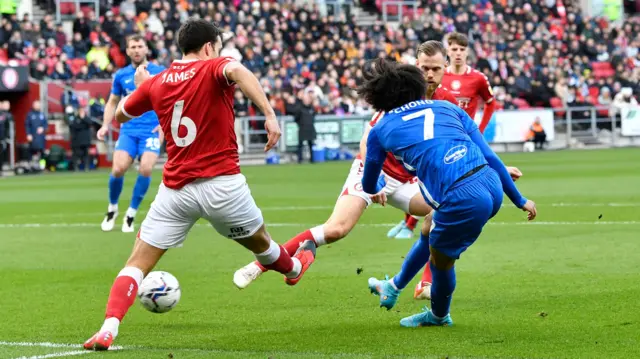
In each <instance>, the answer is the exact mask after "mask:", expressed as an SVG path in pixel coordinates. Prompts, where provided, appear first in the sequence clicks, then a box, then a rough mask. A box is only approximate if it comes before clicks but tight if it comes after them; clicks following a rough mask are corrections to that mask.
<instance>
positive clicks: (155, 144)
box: [116, 132, 160, 160]
mask: <svg viewBox="0 0 640 359" xmlns="http://www.w3.org/2000/svg"><path fill="white" fill-rule="evenodd" d="M116 151H125V152H127V153H128V154H129V156H131V158H133V159H134V160H135V159H137V158H138V157H142V154H143V153H145V152H152V153H155V154H156V155H159V154H160V137H159V135H158V133H157V132H155V133H152V132H149V133H146V134H128V133H120V137H118V142H116Z"/></svg>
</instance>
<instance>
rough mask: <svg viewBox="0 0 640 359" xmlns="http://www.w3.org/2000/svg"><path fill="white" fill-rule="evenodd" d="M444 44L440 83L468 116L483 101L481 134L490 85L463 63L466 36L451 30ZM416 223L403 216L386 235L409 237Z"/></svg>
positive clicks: (490, 105)
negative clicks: (444, 64) (445, 63)
mask: <svg viewBox="0 0 640 359" xmlns="http://www.w3.org/2000/svg"><path fill="white" fill-rule="evenodd" d="M447 44H448V45H449V47H448V55H449V59H450V61H451V64H450V65H449V66H448V67H447V68H446V70H445V72H444V76H442V75H440V77H439V79H441V80H442V86H444V87H446V88H447V90H449V91H450V92H451V94H453V96H455V98H456V100H457V105H458V106H459V107H460V108H461V109H463V110H465V111H466V112H467V114H469V116H470V117H471V118H472V119H475V116H476V111H477V110H478V103H479V99H482V100H483V101H484V110H483V111H482V120H481V121H480V125H479V127H480V133H484V129H485V128H486V127H487V124H489V121H490V120H491V116H493V112H494V111H495V101H494V100H493V91H492V90H491V84H489V80H488V79H487V77H486V76H485V75H484V74H483V73H481V72H480V71H478V70H475V69H473V68H471V67H470V66H469V65H467V57H468V56H469V52H468V46H469V39H468V38H467V37H466V36H465V35H463V34H460V33H457V32H454V33H451V34H450V35H449V36H448V38H447ZM418 50H419V49H418ZM424 60H425V57H424V55H423V56H421V53H420V51H418V62H417V66H418V67H420V68H421V69H423V65H422V64H423V63H424ZM423 71H424V69H423ZM438 83H440V81H438ZM429 85H431V84H429ZM417 222H418V221H417V219H416V218H414V217H411V216H409V215H405V219H404V221H401V222H400V223H399V224H398V225H396V226H395V227H393V228H392V229H391V230H390V231H389V232H388V233H387V236H389V237H392V238H393V237H395V238H398V239H407V238H411V237H413V230H414V228H415V226H416V224H417Z"/></svg>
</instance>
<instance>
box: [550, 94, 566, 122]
mask: <svg viewBox="0 0 640 359" xmlns="http://www.w3.org/2000/svg"><path fill="white" fill-rule="evenodd" d="M550 103H551V107H553V108H554V109H555V110H556V111H554V112H555V113H556V114H557V115H558V116H560V117H562V116H564V115H565V114H566V112H565V111H557V109H561V108H563V107H564V104H563V103H562V99H560V98H559V97H552V98H551V100H550Z"/></svg>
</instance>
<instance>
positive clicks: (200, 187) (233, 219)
mask: <svg viewBox="0 0 640 359" xmlns="http://www.w3.org/2000/svg"><path fill="white" fill-rule="evenodd" d="M200 218H204V219H206V220H207V221H209V223H211V225H212V226H213V228H215V230H216V231H217V232H218V233H220V235H222V236H224V237H227V238H231V239H242V238H246V237H250V236H252V235H253V234H255V233H256V232H257V231H258V229H260V227H261V226H262V225H263V224H264V220H263V218H262V212H261V211H260V209H259V208H258V206H257V205H256V203H255V201H254V200H253V197H251V191H250V190H249V186H248V185H247V179H246V178H245V177H244V176H243V175H242V174H237V175H231V176H220V177H214V178H207V179H201V180H197V181H194V182H192V183H189V184H187V185H186V186H184V187H182V188H181V189H179V190H174V189H171V188H167V187H166V186H165V185H164V184H160V188H159V190H158V194H157V195H156V198H155V199H154V200H153V203H151V209H150V210H149V213H147V216H146V217H145V219H144V221H142V225H141V226H140V231H139V232H138V238H140V239H141V240H143V241H144V242H146V243H148V244H150V245H152V246H154V247H156V248H162V249H167V248H172V247H179V246H181V245H182V242H184V240H185V239H186V237H187V233H189V230H190V229H191V227H193V225H194V224H195V223H196V221H197V220H198V219H200Z"/></svg>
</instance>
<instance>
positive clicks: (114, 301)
mask: <svg viewBox="0 0 640 359" xmlns="http://www.w3.org/2000/svg"><path fill="white" fill-rule="evenodd" d="M130 268H131V267H128V268H125V269H123V270H122V271H125V270H127V269H130ZM135 269H137V268H135ZM138 271H139V274H140V276H139V277H140V278H139V279H140V282H142V271H140V270H139V269H138ZM137 294H138V280H136V279H134V277H133V276H130V275H127V274H124V275H123V274H122V272H120V274H119V275H118V277H117V278H116V280H115V281H114V282H113V286H111V292H109V300H108V301H107V313H106V315H105V318H112V317H114V318H117V319H118V320H119V321H122V318H124V316H125V315H126V314H127V311H129V308H131V306H132V305H133V303H134V302H135V300H136V295H137Z"/></svg>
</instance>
